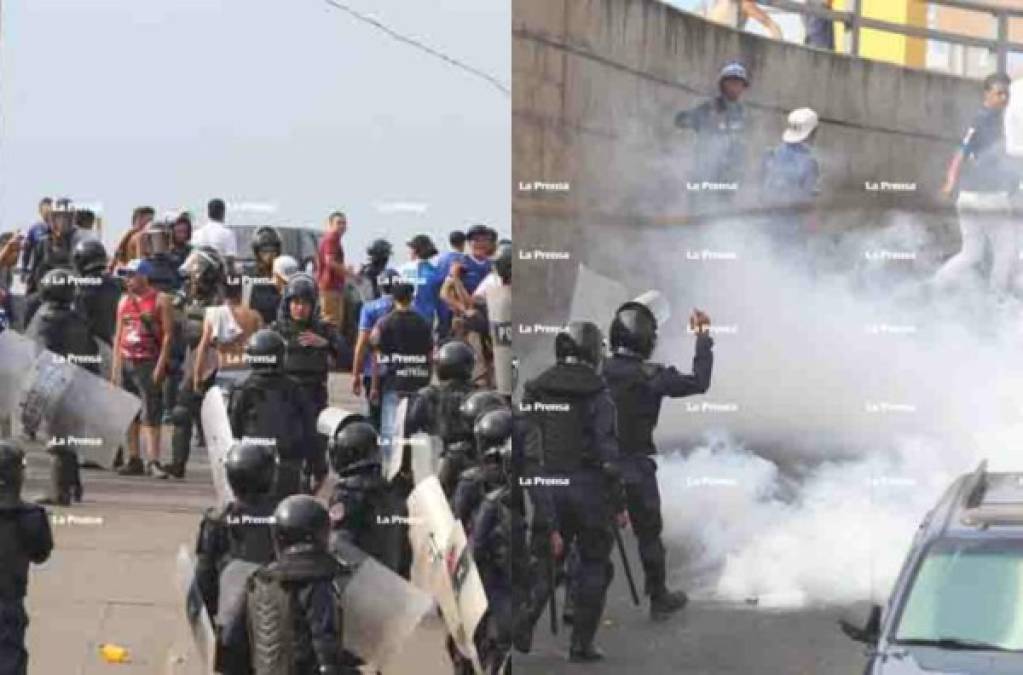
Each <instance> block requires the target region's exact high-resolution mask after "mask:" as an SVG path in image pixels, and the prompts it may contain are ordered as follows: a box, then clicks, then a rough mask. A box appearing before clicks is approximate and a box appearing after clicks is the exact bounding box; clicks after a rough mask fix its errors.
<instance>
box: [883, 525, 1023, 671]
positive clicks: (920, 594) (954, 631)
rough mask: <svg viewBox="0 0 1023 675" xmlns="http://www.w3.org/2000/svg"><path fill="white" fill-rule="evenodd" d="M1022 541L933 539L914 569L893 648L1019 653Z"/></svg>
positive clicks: (1022, 640) (1021, 644)
mask: <svg viewBox="0 0 1023 675" xmlns="http://www.w3.org/2000/svg"><path fill="white" fill-rule="evenodd" d="M1021 610H1023V541H1011V540H1008V541H1007V540H987V541H967V540H953V539H950V540H939V541H937V542H935V543H934V544H933V545H932V546H931V549H930V550H929V551H928V553H927V555H926V557H925V558H924V559H923V561H922V562H921V564H920V566H919V568H918V569H917V572H916V575H915V577H914V578H913V582H912V586H911V587H910V589H909V594H908V596H907V597H906V600H905V603H904V604H903V607H902V612H901V614H900V616H899V620H898V626H897V627H896V630H895V639H894V641H895V642H896V643H899V644H914V643H915V644H935V645H937V646H948V647H951V648H959V649H994V650H1011V651H1021V650H1023V611H1021Z"/></svg>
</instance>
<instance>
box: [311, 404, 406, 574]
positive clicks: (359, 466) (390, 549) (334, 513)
mask: <svg viewBox="0 0 1023 675" xmlns="http://www.w3.org/2000/svg"><path fill="white" fill-rule="evenodd" d="M329 454H330V464H331V467H332V468H333V470H334V473H335V474H337V483H336V484H335V486H334V492H333V494H332V495H331V497H330V508H331V550H333V551H335V552H336V553H338V554H341V553H342V552H343V548H342V546H341V543H342V542H346V543H349V544H353V545H355V546H357V547H358V548H360V549H362V550H363V551H365V552H366V553H368V554H370V555H371V556H373V557H374V558H376V559H377V560H379V561H380V562H381V563H382V564H384V565H386V566H387V567H389V568H390V569H392V570H394V571H398V569H399V567H400V565H401V562H402V560H401V555H402V545H403V541H402V536H403V534H404V528H402V527H400V525H401V518H400V517H401V516H403V515H405V514H406V513H407V508H406V507H405V505H404V504H403V503H402V502H403V499H402V495H401V493H400V492H399V491H397V490H395V489H394V488H393V487H392V486H391V484H390V483H388V482H387V480H386V479H385V478H384V477H383V474H382V471H381V467H380V447H379V440H378V438H377V432H376V429H374V428H373V425H372V424H370V423H368V422H361V421H359V422H353V423H351V424H347V425H345V426H344V428H342V429H341V431H340V432H339V433H338V434H337V436H336V437H335V438H334V439H332V441H331V443H330V448H329ZM396 516H397V517H396Z"/></svg>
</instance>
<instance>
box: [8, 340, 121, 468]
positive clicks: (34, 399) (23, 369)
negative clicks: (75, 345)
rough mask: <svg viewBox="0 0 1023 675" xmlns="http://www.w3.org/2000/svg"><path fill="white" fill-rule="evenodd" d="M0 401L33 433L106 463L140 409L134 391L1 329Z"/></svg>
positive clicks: (104, 464) (94, 460)
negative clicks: (129, 391)
mask: <svg viewBox="0 0 1023 675" xmlns="http://www.w3.org/2000/svg"><path fill="white" fill-rule="evenodd" d="M0 364H3V365H2V366H0V391H3V392H4V393H3V394H2V395H0V403H2V404H3V405H4V406H5V407H4V410H3V412H4V413H5V414H13V415H17V416H18V417H19V418H20V420H21V425H22V427H23V428H24V429H25V430H26V431H28V432H31V433H37V432H38V431H39V430H40V429H45V434H46V435H47V436H49V437H51V438H52V439H61V441H62V444H63V445H66V446H69V447H70V446H74V447H75V448H76V450H77V451H78V454H79V456H80V457H81V458H82V459H83V460H85V461H87V462H92V463H95V464H98V465H100V466H109V465H110V463H111V462H112V460H113V457H114V453H115V451H116V449H117V447H118V446H119V445H122V444H123V442H124V438H125V436H126V435H127V433H128V429H129V427H131V423H132V421H133V420H134V419H135V416H136V414H138V411H139V407H140V405H141V404H140V401H139V399H138V397H137V396H134V395H132V394H129V393H128V392H126V391H124V390H123V389H120V388H119V387H115V386H114V385H112V384H110V382H108V381H106V380H104V379H102V378H100V377H97V376H96V375H93V374H92V373H90V372H89V371H87V370H85V369H84V368H80V367H79V366H77V365H75V364H73V363H68V362H67V361H66V360H65V359H64V358H62V357H60V356H58V355H56V354H54V353H53V352H51V351H49V350H46V349H44V348H42V346H40V345H38V344H36V343H35V342H33V341H32V340H29V339H28V338H26V337H24V336H23V335H19V334H18V333H15V332H13V331H4V332H3V334H0Z"/></svg>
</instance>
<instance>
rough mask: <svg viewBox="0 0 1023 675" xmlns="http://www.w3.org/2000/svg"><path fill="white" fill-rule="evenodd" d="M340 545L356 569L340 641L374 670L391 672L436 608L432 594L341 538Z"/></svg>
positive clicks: (344, 598)
mask: <svg viewBox="0 0 1023 675" xmlns="http://www.w3.org/2000/svg"><path fill="white" fill-rule="evenodd" d="M335 549H336V553H338V554H339V557H340V558H341V559H342V560H343V561H344V562H346V563H348V564H349V565H350V566H352V567H353V568H354V573H353V574H352V577H351V578H350V579H349V580H348V582H347V583H346V584H345V586H344V588H343V589H342V591H341V611H342V615H343V617H344V621H343V629H342V630H343V631H344V632H343V634H342V636H341V643H342V644H343V645H344V646H345V649H347V650H348V651H350V652H352V653H353V654H355V655H356V656H358V657H359V658H360V659H362V660H363V661H365V662H366V663H367V664H370V665H371V671H374V672H375V671H376V670H386V669H387V664H388V662H390V661H391V660H392V659H393V658H394V657H395V656H397V655H398V654H400V653H401V651H402V649H403V648H404V646H405V644H406V643H407V642H408V640H409V638H410V637H411V636H412V633H413V632H414V631H415V630H416V627H418V626H419V624H420V623H421V622H422V620H423V618H424V617H425V616H426V614H427V613H428V612H429V611H430V610H431V609H432V608H433V606H434V603H433V598H431V597H430V596H429V595H428V594H426V593H424V592H423V591H421V590H419V589H418V588H416V587H415V586H413V585H412V584H410V583H409V582H408V581H406V580H405V579H403V578H402V577H400V576H398V575H397V574H395V573H394V572H392V571H391V570H389V569H388V568H386V567H384V566H383V565H381V564H380V563H379V562H378V561H377V560H375V559H374V558H372V557H371V556H369V555H368V554H367V553H365V552H364V551H362V550H360V549H359V548H357V547H355V546H353V545H351V544H348V543H347V542H343V541H340V542H337V543H336V544H335Z"/></svg>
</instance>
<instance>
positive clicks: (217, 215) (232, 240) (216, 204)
mask: <svg viewBox="0 0 1023 675" xmlns="http://www.w3.org/2000/svg"><path fill="white" fill-rule="evenodd" d="M226 210H227V207H226V206H225V205H224V200H223V199H211V200H210V201H209V204H207V205H206V215H207V221H206V224H205V225H203V226H202V227H200V228H199V229H198V230H196V231H195V232H194V233H193V234H192V246H193V247H197V246H204V245H205V246H212V247H213V248H215V249H217V252H218V253H220V255H222V256H224V257H225V258H230V259H232V260H233V259H234V258H237V257H238V237H237V236H236V235H235V232H234V230H232V229H230V228H229V227H227V226H226V225H224V212H225V211H226Z"/></svg>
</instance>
